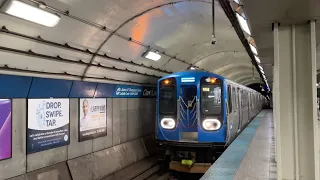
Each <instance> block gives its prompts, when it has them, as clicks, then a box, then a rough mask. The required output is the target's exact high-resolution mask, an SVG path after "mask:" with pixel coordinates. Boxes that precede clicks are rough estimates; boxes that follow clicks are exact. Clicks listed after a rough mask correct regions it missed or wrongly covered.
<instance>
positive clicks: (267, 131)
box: [201, 110, 277, 180]
mask: <svg viewBox="0 0 320 180" xmlns="http://www.w3.org/2000/svg"><path fill="white" fill-rule="evenodd" d="M211 179H214V180H276V179H277V164H276V161H275V142H274V126H273V111H272V110H263V111H261V112H260V113H259V114H258V115H257V116H256V117H255V118H254V120H253V121H251V123H250V124H249V125H248V126H247V127H246V129H245V130H244V131H243V132H242V133H241V134H240V135H239V136H238V137H237V139H236V140H234V141H233V142H232V143H231V145H230V146H229V147H228V149H227V150H226V151H225V152H224V153H223V154H222V155H221V156H220V157H219V158H218V160H217V161H216V162H215V163H214V164H213V165H212V166H211V167H210V168H209V170H208V171H207V172H206V173H205V174H204V175H203V176H202V178H201V180H211Z"/></svg>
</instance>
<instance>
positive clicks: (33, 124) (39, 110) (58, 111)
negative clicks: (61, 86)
mask: <svg viewBox="0 0 320 180" xmlns="http://www.w3.org/2000/svg"><path fill="white" fill-rule="evenodd" d="M68 144H69V99H28V130H27V153H28V154H30V153H34V152H39V151H43V150H48V149H52V148H56V147H60V146H65V145H68Z"/></svg>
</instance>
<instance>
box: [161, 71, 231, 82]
mask: <svg viewBox="0 0 320 180" xmlns="http://www.w3.org/2000/svg"><path fill="white" fill-rule="evenodd" d="M212 75H213V76H215V77H217V78H220V79H222V80H224V79H225V78H224V77H223V76H220V75H218V74H214V73H211V72H207V71H201V70H186V71H180V72H175V73H172V74H169V75H166V76H164V77H162V78H160V79H159V81H161V80H163V79H167V78H170V77H179V76H193V77H197V76H212Z"/></svg>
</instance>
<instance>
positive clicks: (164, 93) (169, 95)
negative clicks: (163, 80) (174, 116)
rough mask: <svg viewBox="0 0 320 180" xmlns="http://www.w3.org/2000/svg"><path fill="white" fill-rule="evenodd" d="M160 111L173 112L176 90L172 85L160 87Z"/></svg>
mask: <svg viewBox="0 0 320 180" xmlns="http://www.w3.org/2000/svg"><path fill="white" fill-rule="evenodd" d="M159 100H160V103H159V104H160V113H174V112H175V109H176V101H177V100H176V92H175V88H174V86H167V87H164V88H161V89H160V97H159Z"/></svg>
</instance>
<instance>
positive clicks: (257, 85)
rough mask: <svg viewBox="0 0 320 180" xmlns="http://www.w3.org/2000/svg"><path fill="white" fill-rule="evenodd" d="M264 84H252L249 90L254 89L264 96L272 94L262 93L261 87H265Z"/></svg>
mask: <svg viewBox="0 0 320 180" xmlns="http://www.w3.org/2000/svg"><path fill="white" fill-rule="evenodd" d="M264 86H265V85H264V84H260V83H254V84H250V85H248V87H249V88H251V89H254V90H256V91H258V92H260V93H261V94H262V95H264V96H266V95H268V94H270V93H268V92H267V91H261V87H264Z"/></svg>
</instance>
